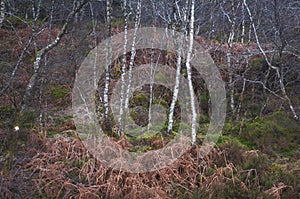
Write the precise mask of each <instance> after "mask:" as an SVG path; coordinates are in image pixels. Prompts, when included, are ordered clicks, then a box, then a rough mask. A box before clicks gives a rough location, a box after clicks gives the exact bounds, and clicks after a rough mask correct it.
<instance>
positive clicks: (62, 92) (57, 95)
mask: <svg viewBox="0 0 300 199" xmlns="http://www.w3.org/2000/svg"><path fill="white" fill-rule="evenodd" d="M69 93H70V89H69V88H66V87H65V86H63V85H58V86H53V87H52V88H51V94H52V97H53V98H54V99H62V98H64V97H66V96H67V95H68V94H69Z"/></svg>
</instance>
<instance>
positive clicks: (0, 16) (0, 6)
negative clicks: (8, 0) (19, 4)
mask: <svg viewBox="0 0 300 199" xmlns="http://www.w3.org/2000/svg"><path fill="white" fill-rule="evenodd" d="M4 19H5V2H4V0H1V1H0V28H1V27H2V24H3V21H4Z"/></svg>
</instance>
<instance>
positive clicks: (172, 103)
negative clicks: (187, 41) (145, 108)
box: [167, 1, 188, 133]
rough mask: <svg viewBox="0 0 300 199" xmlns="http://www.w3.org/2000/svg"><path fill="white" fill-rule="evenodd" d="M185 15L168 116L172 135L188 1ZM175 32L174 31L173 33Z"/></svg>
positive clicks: (178, 10)
mask: <svg viewBox="0 0 300 199" xmlns="http://www.w3.org/2000/svg"><path fill="white" fill-rule="evenodd" d="M185 6H186V7H185V9H184V13H183V23H182V24H181V33H180V36H179V40H178V43H177V52H176V53H177V63H176V78H175V85H174V90H173V96H172V102H171V105H170V111H169V116H168V122H169V123H168V129H167V132H168V133H170V132H172V129H173V123H174V120H173V116H174V110H175V105H176V101H177V99H178V93H179V84H180V70H181V60H182V57H181V55H182V50H183V49H182V48H183V40H184V37H185V31H186V25H187V9H188V1H186V5H185ZM176 8H177V12H178V13H180V8H179V6H178V5H177V6H176ZM173 32H174V31H173Z"/></svg>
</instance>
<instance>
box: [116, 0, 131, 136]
mask: <svg viewBox="0 0 300 199" xmlns="http://www.w3.org/2000/svg"><path fill="white" fill-rule="evenodd" d="M123 12H124V19H125V24H124V45H123V57H122V74H121V94H120V111H119V118H118V123H119V128H118V135H119V136H121V134H122V133H123V131H124V118H123V113H124V106H123V105H124V91H125V75H126V63H127V56H126V54H127V43H128V38H127V34H128V18H129V16H130V13H128V11H127V0H123Z"/></svg>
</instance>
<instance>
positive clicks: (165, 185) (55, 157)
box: [0, 132, 286, 198]
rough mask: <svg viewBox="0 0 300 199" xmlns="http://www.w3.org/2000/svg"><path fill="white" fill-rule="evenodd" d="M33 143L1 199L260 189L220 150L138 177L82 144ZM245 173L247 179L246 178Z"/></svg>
mask: <svg viewBox="0 0 300 199" xmlns="http://www.w3.org/2000/svg"><path fill="white" fill-rule="evenodd" d="M27 133H28V132H27ZM28 138H29V139H28V141H27V145H26V147H24V148H22V150H27V151H26V152H25V154H23V155H21V156H20V155H18V153H16V154H15V155H14V157H15V158H16V160H14V161H15V162H18V161H19V162H18V163H15V164H14V165H13V168H12V169H11V170H10V172H8V173H3V172H2V173H1V175H2V178H1V180H0V190H1V194H0V197H1V198H33V197H34V198H35V197H41V198H178V197H183V198H184V197H186V198H191V197H193V196H194V195H195V193H208V195H207V197H211V196H212V194H213V193H214V192H216V191H219V192H222V191H224V190H225V188H226V187H227V186H228V185H229V184H232V185H233V186H235V187H238V188H239V190H242V192H245V193H250V192H251V187H253V186H259V182H258V181H255V180H253V175H254V179H255V178H256V175H257V172H256V171H255V170H240V169H238V168H237V167H236V166H235V165H234V164H232V163H231V162H229V161H228V160H227V152H226V151H225V150H224V149H218V148H214V149H213V150H212V152H211V153H210V154H208V155H207V156H206V157H203V158H199V153H200V152H201V148H199V147H196V148H193V149H190V150H189V151H187V152H186V153H185V154H184V155H183V156H182V157H181V158H179V159H178V160H177V161H176V162H175V163H174V164H172V165H171V166H169V167H166V168H164V169H161V170H158V171H153V172H149V173H138V174H133V173H126V172H122V171H115V170H112V169H110V168H107V167H106V166H105V165H104V164H102V163H101V162H99V161H98V160H96V159H95V158H93V156H92V155H91V154H90V153H89V152H88V151H87V150H86V149H85V148H84V146H83V145H82V143H81V141H80V140H79V139H77V138H71V137H64V136H59V137H57V138H56V139H55V140H49V139H42V138H40V137H39V136H37V135H36V134H34V133H28ZM252 152H253V151H252ZM252 152H246V153H244V156H243V158H245V159H246V158H248V157H250V156H252V155H253V156H256V155H257V154H256V153H252ZM18 159H19V160H18ZM21 159H22V160H21ZM220 161H223V163H222V164H221V165H222V166H220V163H219V162H220ZM245 173H246V176H247V177H246V178H241V176H245ZM251 176H252V177H251ZM250 178H251V180H250ZM241 179H243V180H241ZM281 185H282V184H280V185H279V186H276V187H273V188H272V189H269V190H266V191H265V192H264V193H265V194H267V195H270V196H274V197H276V198H277V197H278V196H280V191H281V190H282V189H284V188H285V187H286V185H284V184H283V185H282V186H281ZM216 187H217V189H216Z"/></svg>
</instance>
